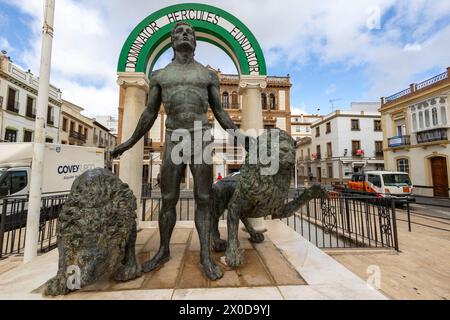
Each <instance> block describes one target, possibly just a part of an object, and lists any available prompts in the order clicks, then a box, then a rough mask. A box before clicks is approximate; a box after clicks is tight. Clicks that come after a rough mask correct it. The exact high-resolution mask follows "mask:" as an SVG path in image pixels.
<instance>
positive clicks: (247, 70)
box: [117, 3, 267, 75]
mask: <svg viewBox="0 0 450 320" xmlns="http://www.w3.org/2000/svg"><path fill="white" fill-rule="evenodd" d="M192 10H195V11H196V13H197V16H196V17H200V14H201V13H202V12H203V13H204V14H203V16H201V18H203V19H198V20H197V19H189V18H190V17H191V18H192V17H193V16H192V15H193V14H194V12H193V11H192ZM208 13H209V15H208ZM175 14H177V16H175ZM169 15H170V16H171V17H172V18H173V19H171V20H169V18H168V17H169ZM175 17H177V18H180V19H179V20H183V21H187V22H189V23H190V24H192V25H193V27H194V29H195V31H196V34H197V40H198V41H204V42H208V43H211V44H213V45H215V46H217V47H219V48H220V49H222V50H223V51H224V52H225V53H227V54H228V56H229V57H230V58H231V59H232V61H233V62H234V64H235V65H236V68H237V70H238V71H239V73H240V74H241V75H250V74H253V75H267V68H266V63H265V59H264V55H263V52H262V49H261V46H260V45H259V43H258V41H257V40H256V38H255V36H254V35H253V34H252V33H251V32H250V30H249V29H248V28H247V27H246V26H245V25H244V24H243V23H242V22H241V21H240V20H239V19H237V18H236V17H234V16H233V15H231V14H230V13H228V12H226V11H224V10H222V9H219V8H216V7H213V6H209V5H205V4H197V3H190V4H189V3H187V4H178V5H174V6H170V7H166V8H164V9H161V10H159V11H157V12H155V13H153V14H151V15H150V16H148V17H147V18H145V19H144V20H143V21H142V22H141V23H139V25H138V26H136V28H134V30H133V31H132V32H131V33H130V35H129V37H128V39H127V40H126V42H125V44H124V46H123V48H122V51H121V54H120V58H119V64H118V68H117V71H118V72H127V71H128V72H144V73H146V74H147V75H149V74H150V73H151V71H152V70H153V67H154V64H155V63H156V61H157V60H158V58H159V57H160V56H161V54H162V53H164V52H165V51H166V50H167V49H168V48H169V47H170V35H171V30H172V27H173V25H174V24H175V23H176V22H177V21H179V20H178V19H175ZM183 17H185V18H188V19H182V18H183ZM175 20H176V21H175ZM205 20H207V21H205ZM214 22H216V23H214ZM234 28H237V29H234ZM238 40H239V41H238ZM242 44H244V45H242Z"/></svg>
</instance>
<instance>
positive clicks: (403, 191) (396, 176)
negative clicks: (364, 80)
mask: <svg viewBox="0 0 450 320" xmlns="http://www.w3.org/2000/svg"><path fill="white" fill-rule="evenodd" d="M413 190H414V186H413V184H412V182H411V178H410V177H409V175H408V174H407V173H405V172H393V171H367V172H363V173H355V174H353V175H352V178H351V180H350V181H349V182H348V183H347V186H346V189H345V191H346V192H347V193H357V194H364V195H373V196H375V197H377V198H385V197H390V198H393V199H394V200H395V202H396V204H400V205H401V204H405V203H406V202H413V201H414V198H413V197H412V193H413Z"/></svg>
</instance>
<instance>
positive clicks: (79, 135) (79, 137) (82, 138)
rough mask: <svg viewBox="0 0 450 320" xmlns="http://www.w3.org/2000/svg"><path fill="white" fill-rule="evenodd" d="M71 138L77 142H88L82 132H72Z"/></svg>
mask: <svg viewBox="0 0 450 320" xmlns="http://www.w3.org/2000/svg"><path fill="white" fill-rule="evenodd" d="M69 136H70V137H71V138H73V139H77V140H80V141H83V142H86V136H85V135H84V134H82V133H80V132H76V131H70V134H69Z"/></svg>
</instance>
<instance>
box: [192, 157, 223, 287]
mask: <svg viewBox="0 0 450 320" xmlns="http://www.w3.org/2000/svg"><path fill="white" fill-rule="evenodd" d="M190 168H191V172H192V176H193V177H194V198H195V227H196V228H197V232H198V236H199V240H200V264H201V265H202V268H203V273H204V274H205V275H206V276H207V277H208V278H209V279H211V280H217V279H220V278H222V276H223V273H222V270H220V268H219V267H218V266H217V265H216V263H215V262H214V260H213V258H212V254H211V233H210V230H211V229H210V228H211V222H212V212H211V202H210V198H211V185H212V183H213V167H212V165H209V164H191V165H190Z"/></svg>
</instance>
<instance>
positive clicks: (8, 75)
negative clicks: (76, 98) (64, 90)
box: [0, 52, 62, 143]
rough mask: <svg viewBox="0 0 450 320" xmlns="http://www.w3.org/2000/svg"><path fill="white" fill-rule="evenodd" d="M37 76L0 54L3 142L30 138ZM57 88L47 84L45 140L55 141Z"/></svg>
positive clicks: (58, 102) (59, 107) (59, 99)
mask: <svg viewBox="0 0 450 320" xmlns="http://www.w3.org/2000/svg"><path fill="white" fill-rule="evenodd" d="M38 88H39V79H38V77H36V76H34V75H33V74H32V73H31V72H30V71H24V70H22V69H21V68H19V67H18V66H16V65H15V64H13V63H12V62H11V60H10V59H9V58H8V57H7V56H6V54H5V53H4V52H3V53H1V54H0V108H1V109H2V116H1V117H0V121H1V124H0V130H1V132H0V137H1V140H2V141H5V142H32V141H33V139H34V129H35V119H36V103H37V94H38ZM61 104H62V100H61V90H59V89H58V88H56V87H54V86H52V85H50V92H49V101H48V107H47V119H46V127H45V141H46V142H48V143H59V140H60V138H59V127H60V113H61Z"/></svg>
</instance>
